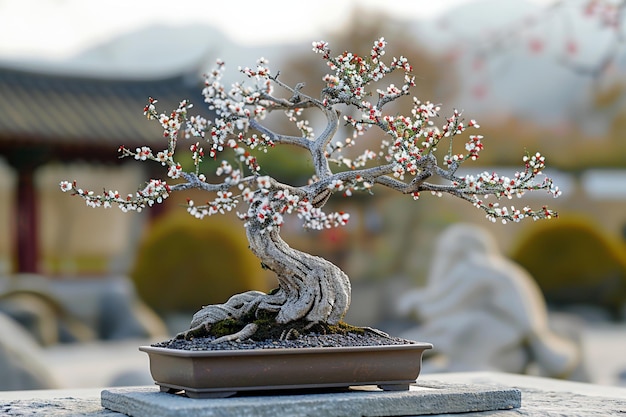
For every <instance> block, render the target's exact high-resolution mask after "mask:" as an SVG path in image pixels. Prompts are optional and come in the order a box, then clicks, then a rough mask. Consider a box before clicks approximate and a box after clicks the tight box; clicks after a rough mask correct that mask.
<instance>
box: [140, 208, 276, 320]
mask: <svg viewBox="0 0 626 417" xmlns="http://www.w3.org/2000/svg"><path fill="white" fill-rule="evenodd" d="M131 277H132V279H133V281H134V282H135V285H136V287H137V293H138V294H139V296H140V297H141V299H143V300H144V301H145V302H146V304H148V305H149V306H150V307H152V308H153V309H154V310H155V311H157V312H159V313H168V312H190V311H191V312H193V311H196V310H198V309H199V308H201V307H202V306H205V305H207V304H217V303H223V302H225V301H226V300H227V299H228V298H229V297H230V296H232V295H234V294H237V293H240V292H243V291H248V290H260V291H266V290H267V288H266V287H267V284H266V279H265V277H264V273H263V271H262V270H261V267H260V265H259V261H258V259H257V258H256V257H255V256H254V255H253V254H252V252H250V250H249V249H248V240H247V239H246V236H245V234H244V233H242V231H241V229H240V228H237V227H233V226H232V225H231V224H229V222H228V221H227V220H226V219H222V221H220V222H218V221H202V220H198V219H196V218H194V217H192V216H190V215H189V214H187V213H184V212H175V213H173V214H169V215H166V216H165V217H163V218H160V219H158V220H157V221H155V223H154V224H153V225H152V226H151V227H150V229H149V230H148V232H147V234H146V236H145V238H144V239H143V241H142V243H141V245H140V248H139V251H138V254H137V257H136V260H135V264H134V266H133V268H132V272H131Z"/></svg>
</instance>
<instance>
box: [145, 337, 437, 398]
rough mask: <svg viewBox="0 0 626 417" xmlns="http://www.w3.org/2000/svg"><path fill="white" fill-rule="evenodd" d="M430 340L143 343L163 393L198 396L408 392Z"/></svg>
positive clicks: (429, 345) (153, 376)
mask: <svg viewBox="0 0 626 417" xmlns="http://www.w3.org/2000/svg"><path fill="white" fill-rule="evenodd" d="M431 348H432V345H431V344H429V343H411V344H401V345H382V346H350V347H322V348H277V349H248V350H244V349H240V350H211V351H190V350H182V349H170V348H161V347H152V346H141V347H140V348H139V350H141V351H143V352H146V353H147V354H148V356H149V358H150V372H151V374H152V378H153V379H154V381H155V382H156V384H158V385H160V387H161V391H164V392H178V391H182V390H184V391H185V394H186V395H187V396H189V397H193V398H203V397H228V396H231V395H234V394H236V393H237V392H241V391H264V390H282V389H313V388H339V387H349V386H357V385H377V386H379V387H380V388H382V389H384V390H406V389H408V388H409V384H411V383H414V382H415V381H416V379H417V377H418V375H419V373H420V370H421V366H422V354H423V352H424V350H426V349H431Z"/></svg>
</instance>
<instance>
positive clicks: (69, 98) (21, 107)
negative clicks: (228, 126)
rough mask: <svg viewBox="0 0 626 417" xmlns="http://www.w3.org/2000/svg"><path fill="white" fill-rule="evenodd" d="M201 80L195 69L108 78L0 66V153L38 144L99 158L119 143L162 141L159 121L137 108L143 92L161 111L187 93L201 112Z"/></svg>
mask: <svg viewBox="0 0 626 417" xmlns="http://www.w3.org/2000/svg"><path fill="white" fill-rule="evenodd" d="M201 88H202V82H201V79H200V77H199V76H197V75H196V74H195V73H194V74H191V73H187V74H176V75H172V76H168V77H163V78H158V79H148V80H138V79H123V78H109V79H107V78H102V77H93V76H92V77H89V76H75V75H62V74H54V73H45V72H36V71H32V70H23V69H14V68H7V67H1V66H0V155H5V156H8V157H9V162H11V161H10V159H11V154H13V153H15V152H16V151H24V150H26V151H28V150H40V152H39V153H41V151H42V150H43V152H50V153H52V154H51V155H49V158H48V159H50V158H59V159H61V160H67V159H73V158H83V159H103V160H106V159H115V158H114V157H113V158H112V157H111V156H112V155H115V154H116V153H117V149H118V147H119V146H120V145H124V146H126V147H136V146H141V145H153V146H158V145H159V144H161V143H162V144H163V146H164V147H165V143H164V139H163V129H162V128H161V126H160V125H159V123H157V122H155V121H150V120H147V119H146V117H145V116H144V115H143V109H144V107H145V105H146V104H147V102H148V97H154V98H155V99H157V100H158V104H157V110H158V111H160V112H165V113H169V112H170V111H171V110H173V109H175V108H177V107H178V104H179V102H180V101H181V100H183V99H189V100H190V101H191V102H192V103H194V104H195V107H194V110H198V113H200V114H202V115H204V116H207V115H208V110H206V106H204V105H203V104H204V103H203V97H202V95H201ZM202 110H204V112H202ZM103 151H104V153H105V154H106V156H102V157H100V155H102V152H103Z"/></svg>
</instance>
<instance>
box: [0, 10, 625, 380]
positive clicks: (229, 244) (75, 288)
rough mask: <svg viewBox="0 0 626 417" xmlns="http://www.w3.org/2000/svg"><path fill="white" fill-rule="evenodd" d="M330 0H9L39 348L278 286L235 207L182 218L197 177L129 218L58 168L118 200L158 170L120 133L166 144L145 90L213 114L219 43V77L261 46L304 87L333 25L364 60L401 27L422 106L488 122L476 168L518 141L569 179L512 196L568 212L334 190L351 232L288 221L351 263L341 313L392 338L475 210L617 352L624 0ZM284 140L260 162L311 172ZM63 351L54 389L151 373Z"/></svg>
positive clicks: (400, 39) (6, 109)
mask: <svg viewBox="0 0 626 417" xmlns="http://www.w3.org/2000/svg"><path fill="white" fill-rule="evenodd" d="M337 3H338V2H330V1H318V2H316V3H315V5H307V6H303V5H299V4H298V3H296V2H286V1H284V2H283V1H268V2H263V3H262V5H261V4H255V2H245V1H244V2H237V4H236V9H235V8H233V7H234V6H233V5H228V4H221V3H220V4H216V3H211V2H196V1H191V0H188V1H181V2H178V3H176V5H175V6H176V7H174V5H172V4H171V3H169V2H156V1H153V2H144V1H137V2H132V4H127V3H125V2H123V1H119V2H106V3H103V2H96V1H89V2H82V1H72V0H38V1H37V0H32V1H22V2H17V1H12V0H0V311H2V312H3V313H5V314H6V315H7V316H9V317H10V318H12V319H13V320H14V321H16V322H17V323H19V324H20V326H22V327H23V329H25V333H26V334H27V335H24V336H25V337H32V338H33V339H34V340H35V342H36V343H35V346H34V349H37V350H39V349H42V350H43V351H44V353H43V355H44V357H45V355H49V356H48V358H52V359H53V362H54V360H58V361H61V362H62V359H61V358H65V356H63V355H64V354H65V353H63V352H74V354H76V352H78V351H72V350H71V349H72V346H76V345H83V346H84V345H88V346H91V347H92V352H98V353H99V354H104V353H103V352H104V351H105V350H106V348H104V351H103V350H100V349H103V348H102V346H107V345H106V343H107V342H112V341H118V342H123V343H126V341H130V342H128V344H123V346H125V349H126V348H128V347H129V346H130V349H133V352H134V351H135V350H136V348H135V347H136V346H137V343H136V340H146V339H147V340H159V339H162V338H164V337H167V336H169V335H172V334H174V333H176V332H178V331H182V330H184V327H185V326H186V325H187V324H188V320H189V318H190V316H191V314H193V312H195V311H196V310H197V309H199V308H200V307H201V306H203V305H206V304H211V303H220V302H224V301H226V299H227V298H228V297H229V296H230V295H232V294H234V293H237V292H241V291H245V290H248V289H258V290H262V291H268V290H270V289H271V288H273V286H274V285H275V283H274V281H273V278H272V276H271V275H270V274H268V273H267V272H266V271H264V270H263V269H262V268H260V265H259V262H258V260H257V259H256V258H255V257H254V256H253V255H252V254H251V253H250V252H249V251H248V249H247V240H246V237H245V233H244V229H243V227H242V223H241V221H240V220H238V219H237V217H236V216H235V214H234V213H231V214H228V215H224V216H220V217H214V218H208V219H205V220H203V221H199V220H196V219H193V218H192V217H191V216H188V215H187V213H186V211H185V209H184V208H183V207H181V206H183V205H184V204H185V201H186V199H187V198H192V199H194V200H197V201H204V200H206V199H207V197H206V196H203V195H202V194H201V193H199V192H190V193H187V194H183V193H180V194H174V195H172V196H171V198H169V199H168V200H167V201H166V202H165V203H164V204H162V205H160V206H159V207H155V208H153V209H152V210H145V211H143V212H141V213H122V212H121V211H119V210H117V209H116V208H113V209H108V210H93V209H90V208H87V207H85V205H84V203H83V202H82V200H80V199H77V198H70V197H69V196H68V195H67V194H64V193H62V192H60V190H59V188H58V183H59V182H60V181H62V180H70V181H71V180H74V179H79V180H80V183H81V186H83V187H84V188H87V189H92V190H101V189H103V188H106V189H107V190H108V189H115V190H119V192H120V194H126V193H132V192H134V191H135V190H136V189H137V188H138V187H139V186H140V185H141V184H142V183H143V182H144V181H146V180H148V179H149V178H152V177H159V176H163V172H162V171H161V169H162V167H161V166H160V165H159V164H146V163H141V164H139V163H137V162H136V161H134V160H126V159H122V160H120V159H118V153H117V150H118V147H119V146H120V145H124V146H127V147H132V148H134V147H137V146H141V145H150V146H153V147H155V149H159V148H158V146H160V143H162V141H163V138H162V130H161V128H160V126H159V125H158V123H154V122H150V121H148V120H146V118H145V117H144V116H143V107H144V105H145V104H146V103H147V99H148V96H152V97H155V98H156V99H158V100H159V107H158V109H159V110H160V111H163V112H168V111H170V110H171V109H173V108H175V107H176V106H177V104H178V101H180V100H182V99H184V98H187V99H190V100H191V101H192V102H193V103H194V104H195V110H196V111H198V112H199V113H204V114H206V115H209V113H208V111H207V110H205V109H203V106H202V104H203V103H202V96H201V94H200V92H201V88H202V74H203V73H204V72H206V71H208V70H209V69H210V68H211V67H212V65H213V63H214V62H215V60H216V59H217V58H221V59H223V60H224V61H225V62H226V65H227V68H228V69H230V71H227V73H228V74H230V75H229V77H232V79H226V80H225V82H227V83H228V82H234V81H238V80H239V79H240V77H238V76H237V73H236V69H237V67H239V66H242V67H245V66H253V65H254V64H255V62H256V59H257V58H259V57H261V56H263V57H265V58H267V59H268V60H269V62H270V67H271V68H272V69H273V70H274V71H278V70H280V73H281V79H282V81H283V82H286V83H287V84H290V85H295V84H296V83H298V82H303V81H305V82H306V85H305V87H304V88H303V91H304V92H311V93H312V92H315V91H319V90H320V89H321V88H322V86H323V82H322V76H323V75H324V74H326V73H327V71H328V70H327V68H326V67H325V65H324V62H323V61H322V60H321V59H319V57H318V56H316V55H315V54H313V53H312V52H311V47H310V45H311V42H312V41H314V40H321V39H323V40H326V41H328V42H329V43H330V47H331V49H332V51H333V52H334V53H337V54H338V53H341V52H342V51H344V50H350V51H354V52H360V53H362V54H368V53H369V50H370V48H371V43H372V42H373V40H375V39H377V38H379V37H380V36H384V37H385V39H386V40H387V41H388V43H389V46H388V48H387V59H390V58H391V56H399V55H404V56H406V57H408V58H409V61H410V62H411V63H412V64H413V66H414V74H415V75H416V77H417V78H416V80H417V90H416V91H417V95H418V97H419V98H420V99H421V100H423V101H426V100H428V101H432V102H436V103H442V111H441V114H442V115H444V116H445V115H446V114H448V113H449V112H450V111H451V110H452V109H453V108H458V109H461V110H463V112H464V115H465V117H466V119H467V120H469V119H476V120H477V121H478V122H479V124H480V125H481V128H480V132H479V133H480V134H482V135H483V136H484V137H485V139H484V140H483V143H484V145H485V150H484V151H483V152H482V153H481V156H480V159H479V160H477V161H476V162H469V163H467V164H465V165H464V166H463V168H462V170H464V172H476V173H479V172H482V171H485V170H486V171H490V172H491V171H498V172H499V173H504V174H506V175H509V176H512V175H513V173H514V172H515V171H518V170H522V169H523V165H522V156H523V155H524V153H525V152H530V153H534V152H536V151H541V153H542V154H543V155H544V156H545V157H546V160H547V166H548V169H547V170H546V174H547V175H548V176H550V177H552V178H553V179H554V180H555V182H556V183H557V184H558V185H559V186H560V188H561V190H562V191H563V195H562V196H561V197H559V198H558V199H552V197H551V196H550V195H549V194H547V193H543V192H539V193H531V194H527V195H526V196H525V197H524V201H523V202H515V204H516V205H520V204H521V205H524V204H528V205H531V206H533V207H540V206H542V205H548V206H550V207H551V208H553V209H556V210H557V211H558V212H559V219H558V220H556V221H541V222H533V221H531V220H527V221H525V222H521V223H515V224H511V223H509V224H506V225H503V224H499V223H496V224H492V223H490V222H489V221H488V220H486V219H485V217H484V213H483V212H482V211H479V210H476V209H475V208H473V207H472V206H471V205H470V204H468V203H467V202H465V201H461V200H458V201H457V200H455V199H453V198H451V197H449V196H443V197H441V198H437V197H433V196H430V195H424V196H423V197H421V198H420V199H419V200H418V201H413V199H412V198H410V197H407V196H402V195H396V194H392V193H390V192H388V191H387V190H385V189H376V188H375V189H374V190H373V192H374V193H375V194H376V195H377V198H370V197H369V196H367V195H355V196H352V197H350V198H343V197H341V196H340V195H335V196H334V197H333V199H332V200H331V201H330V203H329V204H330V205H331V206H332V207H333V208H335V209H337V210H343V211H347V212H349V213H350V214H351V220H350V223H349V224H348V226H346V227H345V228H338V229H330V230H325V231H321V232H317V231H305V230H303V229H302V228H301V227H300V226H299V223H298V221H297V218H295V217H294V218H293V219H290V220H289V222H288V223H287V224H286V225H285V227H284V231H283V237H284V238H285V240H286V241H287V242H288V243H289V244H290V245H291V246H293V247H294V248H297V249H300V250H302V251H305V252H309V253H312V254H315V255H319V256H322V257H325V258H327V259H329V260H330V261H332V262H334V263H335V264H337V265H338V266H340V267H341V268H342V269H343V270H344V271H345V272H346V273H347V274H348V276H350V278H351V280H352V283H353V301H352V306H351V309H350V312H349V313H348V317H346V321H348V322H351V323H353V324H357V325H366V326H380V327H381V328H384V329H389V331H390V332H393V331H394V330H396V329H401V328H402V326H406V325H407V320H408V318H406V317H398V315H397V313H396V311H395V310H394V300H396V299H397V298H398V297H399V296H400V295H401V294H402V293H403V292H405V291H407V290H408V289H411V288H414V287H419V286H421V285H423V284H424V283H425V281H426V277H427V275H428V271H429V269H430V267H431V260H432V258H433V256H434V250H435V241H436V240H437V237H438V236H439V235H440V234H441V233H442V232H443V230H445V229H446V228H447V227H448V226H450V225H453V224H456V223H459V222H470V223H474V224H478V225H480V226H482V227H484V228H485V229H487V230H488V231H489V232H490V233H491V234H493V235H494V237H495V238H496V240H497V242H498V245H499V247H500V250H501V252H502V253H503V254H504V255H505V256H507V257H510V258H511V259H512V260H513V261H515V262H517V263H519V264H520V265H521V266H522V267H523V268H525V269H526V270H528V272H529V273H530V274H531V275H532V276H533V278H534V279H535V280H536V282H537V284H538V286H539V288H541V290H542V292H543V295H544V296H545V298H546V301H547V303H548V306H549V308H550V311H551V313H554V317H559V315H560V314H565V315H567V316H568V317H569V318H571V320H570V321H568V324H567V327H568V329H571V328H572V327H576V326H577V325H578V324H580V326H581V329H583V328H584V329H587V328H595V329H596V330H598V329H600V330H598V331H600V332H601V331H603V329H607V330H606V333H602V334H600V333H596V334H595V335H594V336H596V337H598V338H600V339H597V338H596V339H595V340H594V341H593V342H589V341H588V340H587V339H585V338H584V336H585V335H584V334H583V333H580V334H578V335H577V336H576V337H578V338H579V339H578V341H579V342H580V343H583V344H584V343H590V344H589V346H583V347H586V348H587V349H588V350H587V352H593V354H595V353H596V351H597V352H603V351H602V350H601V348H602V347H604V345H606V343H608V342H610V343H613V345H612V347H611V346H609V347H607V349H611V348H613V349H617V351H619V349H622V348H623V347H624V346H626V328H624V325H623V323H624V320H626V139H625V135H626V54H625V53H624V50H623V47H624V44H623V37H624V36H625V35H626V33H624V29H625V28H624V26H623V23H624V21H623V20H622V14H623V11H624V10H623V9H624V7H625V4H624V2H623V1H617V0H616V1H611V0H567V1H566V0H563V1H550V0H544V1H529V0H526V1H516V0H506V1H504V0H466V1H463V0H458V1H440V2H426V1H421V0H420V1H415V2H412V1H396V0H391V1H387V2H375V1H356V0H355V1H346V2H341V3H340V4H337ZM430 3H437V4H434V5H433V4H430ZM397 111H398V112H402V109H400V108H398V109H397ZM277 123H278V122H277ZM349 134H350V133H349V131H348V130H347V129H346V130H344V131H340V135H343V137H346V136H348V135H349ZM364 139H365V140H367V136H366V137H365V138H364ZM163 146H164V145H163ZM273 151H274V150H272V154H273V156H272V157H273V158H276V159H274V160H273V162H272V163H271V164H265V165H264V167H265V166H266V167H267V169H268V171H270V172H269V173H271V174H273V175H275V176H277V177H279V178H282V179H284V180H289V181H292V182H293V183H296V184H297V183H301V182H302V181H306V178H307V177H308V176H310V175H311V173H312V165H311V162H310V161H307V160H306V159H304V158H303V157H300V154H299V153H297V152H295V153H294V152H291V151H292V150H289V149H287V150H282V149H277V150H275V151H276V152H273ZM263 157H265V156H264V155H259V158H263ZM208 164H209V163H207V166H208ZM153 165H154V166H153ZM387 194H389V195H387ZM381 197H384V198H381ZM571 323H576V325H574V326H572V324H571ZM557 325H558V324H557ZM603 326H604V327H603ZM581 332H584V330H581ZM2 338H8V336H7V333H3V335H2ZM598 340H600V341H598ZM102 343H105V344H104V345H103V344H102ZM111 346H114V345H111ZM120 346H121V345H120ZM64 349H65V350H64ZM68 349H69V350H68ZM622 351H623V350H622ZM600 354H602V353H600ZM137 355H139V354H138V353H137ZM589 355H591V353H589ZM621 356H623V355H621ZM76 357H78V356H76ZM61 362H59V363H61ZM133 364H134V363H133ZM62 365H63V366H65V368H62V367H61V365H58V366H57V367H56V368H55V365H54V363H53V364H52V368H53V369H52V370H51V371H50V373H51V376H50V380H51V381H52V380H54V379H55V378H56V380H57V385H59V384H60V385H79V386H84V385H89V384H96V383H100V384H112V383H116V382H117V383H120V384H122V383H124V381H130V382H137V381H139V382H142V380H140V379H139V380H138V379H132V375H131V376H129V379H128V380H124V379H123V378H122V377H123V375H122V376H120V379H119V380H116V381H114V380H113V379H111V378H113V375H109V374H107V376H110V377H111V378H110V379H105V378H92V379H88V378H87V377H85V378H84V379H81V378H78V377H71V376H67V375H66V374H64V372H65V371H64V370H66V369H68V368H67V365H68V364H67V363H63V364H62ZM127 365H128V364H127V363H124V364H120V365H119V368H116V369H118V370H120V373H123V372H122V369H123V366H127ZM142 365H145V364H144V363H142ZM42 366H44V365H42ZM611 366H613V365H611ZM615 366H617V367H613V368H608V369H604V370H602V372H599V373H598V372H597V371H595V373H594V372H591V371H590V372H589V373H588V375H587V377H588V378H587V379H588V380H589V381H590V382H597V383H606V384H616V385H619V384H626V382H625V381H624V379H623V378H624V377H626V360H624V361H622V362H620V363H617V364H615ZM129 368H132V366H129ZM42 372H43V371H42ZM76 372H79V371H78V370H76ZM63 375H65V379H64V376H63ZM118 376H119V375H118ZM59 379H60V380H61V381H60V382H59ZM50 383H51V384H53V382H50ZM146 383H149V382H146ZM42 384H45V381H44V382H42ZM42 386H45V385H42Z"/></svg>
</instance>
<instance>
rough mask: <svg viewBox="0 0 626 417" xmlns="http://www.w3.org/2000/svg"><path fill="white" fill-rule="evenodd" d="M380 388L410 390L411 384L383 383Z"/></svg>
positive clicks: (385, 389) (384, 389)
mask: <svg viewBox="0 0 626 417" xmlns="http://www.w3.org/2000/svg"><path fill="white" fill-rule="evenodd" d="M378 388H380V389H382V390H383V391H408V390H409V384H381V385H379V386H378Z"/></svg>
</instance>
